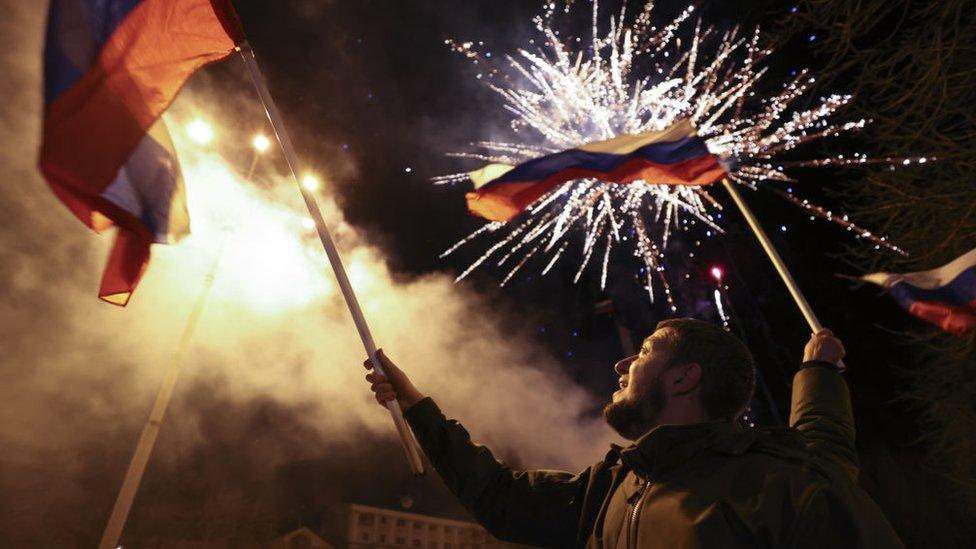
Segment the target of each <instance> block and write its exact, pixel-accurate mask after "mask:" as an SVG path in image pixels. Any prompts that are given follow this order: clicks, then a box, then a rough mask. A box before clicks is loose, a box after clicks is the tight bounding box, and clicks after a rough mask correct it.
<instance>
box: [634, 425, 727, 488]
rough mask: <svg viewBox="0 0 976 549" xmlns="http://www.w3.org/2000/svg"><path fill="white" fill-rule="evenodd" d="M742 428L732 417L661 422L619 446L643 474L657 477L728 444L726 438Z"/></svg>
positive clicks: (636, 471)
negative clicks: (722, 419)
mask: <svg viewBox="0 0 976 549" xmlns="http://www.w3.org/2000/svg"><path fill="white" fill-rule="evenodd" d="M741 432H742V429H741V428H740V427H739V425H738V424H736V423H734V422H730V421H712V422H708V423H695V424H689V425H661V426H658V427H655V428H654V429H652V430H650V431H648V432H647V434H645V435H643V436H642V437H640V438H639V439H637V440H636V441H635V442H634V444H633V445H631V446H629V447H627V448H624V449H622V450H620V460H621V461H622V462H623V463H624V464H625V465H627V466H628V467H630V468H631V469H633V470H634V472H635V473H638V474H640V475H641V476H645V477H655V476H658V475H659V474H661V473H663V472H664V471H665V470H668V469H671V468H672V467H674V466H676V465H679V464H681V463H683V462H685V461H687V460H688V459H690V458H692V457H693V456H695V455H696V454H698V453H699V452H701V451H702V450H705V449H707V448H711V447H715V446H720V447H724V446H727V444H728V442H727V441H729V439H730V438H737V437H735V435H736V434H739V433H741ZM743 449H744V448H743ZM736 453H738V452H736Z"/></svg>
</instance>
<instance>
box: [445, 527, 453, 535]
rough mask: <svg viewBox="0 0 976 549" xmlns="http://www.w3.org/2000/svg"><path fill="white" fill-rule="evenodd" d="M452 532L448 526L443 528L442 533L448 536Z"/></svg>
mask: <svg viewBox="0 0 976 549" xmlns="http://www.w3.org/2000/svg"><path fill="white" fill-rule="evenodd" d="M453 531H454V528H451V527H450V526H445V527H444V533H445V534H450V533H451V532H453Z"/></svg>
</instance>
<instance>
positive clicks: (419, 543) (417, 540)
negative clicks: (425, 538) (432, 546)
mask: <svg viewBox="0 0 976 549" xmlns="http://www.w3.org/2000/svg"><path fill="white" fill-rule="evenodd" d="M421 545H423V544H422V543H421V542H420V540H419V539H415V540H413V546H414V547H420V546H421Z"/></svg>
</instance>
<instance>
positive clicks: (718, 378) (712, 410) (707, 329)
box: [657, 318, 756, 420]
mask: <svg viewBox="0 0 976 549" xmlns="http://www.w3.org/2000/svg"><path fill="white" fill-rule="evenodd" d="M664 328H667V329H668V331H669V333H668V334H667V336H666V339H668V340H670V343H671V365H672V366H677V365H681V364H688V363H689V362H697V363H698V365H699V366H701V369H702V380H701V398H702V405H703V406H704V407H705V412H706V413H707V414H708V415H709V417H711V418H712V419H725V420H735V419H738V418H739V416H741V415H742V413H743V412H745V410H746V407H747V406H748V405H749V401H750V400H751V399H752V393H753V391H754V390H755V389H756V363H755V361H754V360H753V358H752V353H750V352H749V349H748V348H747V347H746V346H745V344H743V343H742V341H741V340H739V338H737V337H735V336H734V335H732V334H730V333H729V332H727V331H725V330H723V329H722V328H720V327H718V326H716V325H715V324H712V323H710V322H705V321H702V320H695V319H693V318H672V319H668V320H662V321H661V322H658V323H657V329H658V330H661V329H664Z"/></svg>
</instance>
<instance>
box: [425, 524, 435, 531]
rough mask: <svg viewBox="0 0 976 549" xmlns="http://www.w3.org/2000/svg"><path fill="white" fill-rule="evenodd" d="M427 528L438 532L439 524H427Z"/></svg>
mask: <svg viewBox="0 0 976 549" xmlns="http://www.w3.org/2000/svg"><path fill="white" fill-rule="evenodd" d="M427 529H428V530H430V531H431V532H436V531H437V525H436V524H428V525H427Z"/></svg>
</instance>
